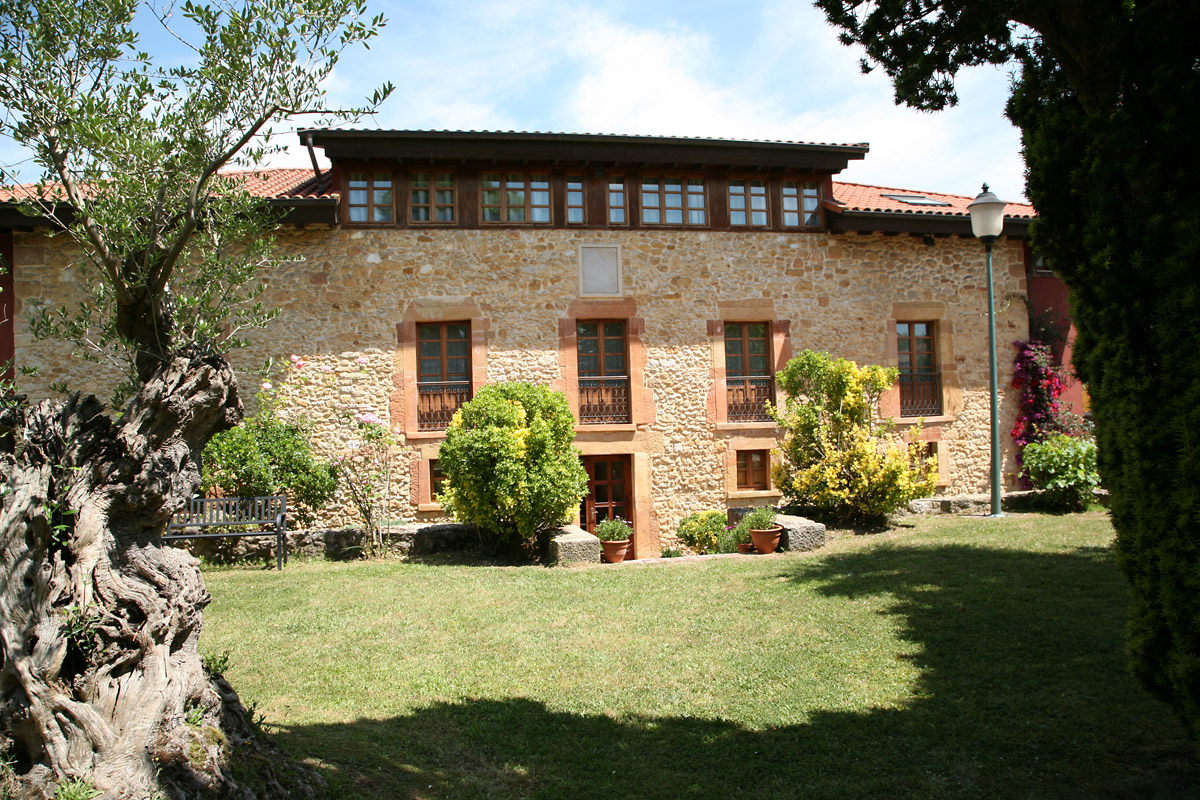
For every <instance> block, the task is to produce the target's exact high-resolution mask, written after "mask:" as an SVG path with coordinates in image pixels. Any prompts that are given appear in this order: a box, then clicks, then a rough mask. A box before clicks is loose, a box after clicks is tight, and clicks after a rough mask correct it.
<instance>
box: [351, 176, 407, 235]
mask: <svg viewBox="0 0 1200 800" xmlns="http://www.w3.org/2000/svg"><path fill="white" fill-rule="evenodd" d="M393 186H394V181H393V179H392V173H390V172H380V171H372V172H367V171H350V172H347V173H346V221H347V222H349V223H351V224H354V225H387V224H390V223H391V222H392V221H393V220H394V219H395V214H394V211H395V193H394V192H393Z"/></svg>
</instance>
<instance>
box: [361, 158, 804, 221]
mask: <svg viewBox="0 0 1200 800" xmlns="http://www.w3.org/2000/svg"><path fill="white" fill-rule="evenodd" d="M346 178H347V180H346V209H347V211H346V213H347V220H348V221H349V222H350V223H352V224H360V225H384V224H390V223H392V222H393V221H394V219H395V208H396V202H395V201H396V193H395V188H396V186H395V185H396V180H395V178H394V176H393V174H392V173H391V172H387V171H351V172H349V173H347V176H346ZM631 182H633V183H634V184H636V187H637V189H636V191H638V192H639V200H640V204H639V205H640V218H641V223H642V224H643V225H667V226H685V227H686V226H693V227H705V226H707V225H709V223H710V220H711V214H710V209H709V197H708V185H707V181H706V179H705V178H703V177H687V176H683V177H677V176H663V177H644V178H640V179H637V180H633V181H631V179H626V178H625V177H622V176H613V177H609V178H608V179H607V184H606V189H605V192H604V194H605V204H606V211H607V215H606V219H607V222H608V224H610V225H627V224H629V195H630V191H631V189H630V185H629V184H630V183H631ZM407 184H408V186H407V191H408V217H409V220H408V221H409V222H410V223H411V224H414V225H438V224H442V225H453V224H454V223H455V222H456V221H457V215H456V213H455V212H456V209H457V208H458V204H459V201H460V200H461V197H460V196H459V195H460V192H459V190H458V186H457V176H456V174H455V173H453V172H413V173H410V174H409V175H408V179H407ZM565 187H566V189H565V207H566V222H567V224H568V225H582V224H584V223H585V222H586V221H587V214H586V205H585V191H584V180H583V176H582V175H567V176H566V181H565ZM771 188H772V187H771V186H770V185H769V183H768V181H766V180H763V179H733V180H730V181H729V189H728V191H729V198H728V199H729V223H730V225H731V226H734V227H751V228H753V227H766V226H767V225H769V224H770V223H769V220H770V207H771V205H772V204H778V206H779V208H780V219H781V220H782V224H783V226H784V227H785V228H814V227H819V226H820V224H821V214H820V185H819V184H818V183H817V182H816V181H781V182H780V183H779V187H778V196H776V197H772V191H771ZM551 194H552V189H551V181H550V176H549V174H547V173H539V172H531V173H526V172H485V173H482V174H481V175H480V181H479V209H480V220H481V221H482V222H483V223H485V224H509V225H512V224H516V225H525V224H533V225H549V224H550V223H551V221H552V215H551Z"/></svg>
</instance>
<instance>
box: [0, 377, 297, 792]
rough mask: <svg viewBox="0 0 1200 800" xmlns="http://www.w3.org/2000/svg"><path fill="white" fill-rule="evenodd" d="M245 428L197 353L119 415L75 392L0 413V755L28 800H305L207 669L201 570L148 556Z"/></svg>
mask: <svg viewBox="0 0 1200 800" xmlns="http://www.w3.org/2000/svg"><path fill="white" fill-rule="evenodd" d="M241 418H242V407H241V402H240V400H239V399H238V394H237V384H236V380H235V378H234V376H233V373H232V371H231V369H230V368H229V365H228V363H227V362H226V361H225V360H224V359H223V358H221V357H210V358H200V357H195V356H192V357H189V356H177V357H175V358H174V359H172V360H171V361H170V362H168V363H166V364H165V365H164V366H163V367H162V368H161V369H160V370H159V371H158V372H157V373H156V374H155V375H154V376H153V377H152V379H151V380H150V381H148V382H147V383H146V384H145V385H144V386H143V387H142V389H141V390H140V391H139V392H138V394H137V395H136V397H135V398H134V399H133V401H132V403H131V404H130V405H129V407H128V409H127V411H126V412H125V414H123V415H122V416H121V417H119V418H116V419H114V418H112V417H110V416H108V415H106V414H105V413H104V409H103V406H102V405H101V404H100V403H99V402H98V401H97V400H96V399H95V398H94V397H91V396H89V397H80V396H79V395H75V396H73V397H70V398H69V399H67V400H66V401H60V402H51V401H44V402H41V403H39V404H37V405H35V406H29V405H27V404H25V403H23V402H17V401H15V400H14V401H12V402H10V403H9V404H8V405H7V406H6V407H5V408H4V409H3V410H2V411H0V479H2V480H3V485H2V490H3V492H4V494H3V498H2V503H0V570H2V572H0V576H2V577H0V580H2V581H3V582H2V584H0V749H4V748H5V746H7V749H9V751H10V753H12V754H13V755H15V759H16V771H17V773H19V775H20V783H21V787H22V792H23V793H24V796H27V797H30V798H36V797H49V796H51V795H52V794H53V792H54V786H55V785H56V784H57V783H58V782H59V781H61V780H63V779H66V778H69V777H82V778H85V779H88V780H90V781H91V782H92V783H93V785H94V786H95V787H96V788H97V789H99V790H101V791H102V792H104V793H105V794H106V796H111V797H113V798H129V799H130V800H133V799H134V798H137V799H138V800H143V799H144V798H150V797H156V796H160V794H167V795H173V796H176V797H181V798H183V797H187V798H191V797H196V798H199V797H220V798H252V797H254V796H256V794H259V793H262V792H264V791H265V792H266V794H264V795H261V796H294V797H303V796H306V795H311V794H312V790H313V787H314V786H315V785H316V784H317V783H318V782H319V780H320V779H319V777H318V776H316V775H315V774H314V773H312V772H311V771H309V770H306V769H304V768H300V767H297V766H296V765H294V764H287V765H286V766H284V761H285V760H280V759H277V758H275V757H274V756H277V755H278V754H275V753H273V752H272V751H271V746H270V745H269V743H267V742H266V741H265V740H263V739H262V738H261V737H259V736H257V735H256V731H255V729H254V727H253V726H252V725H251V724H250V720H249V719H248V714H247V712H246V710H245V708H243V706H242V704H241V702H240V701H239V699H238V696H237V694H236V692H234V691H233V689H232V688H231V687H230V686H229V684H228V683H226V682H225V680H224V679H223V678H221V677H219V676H210V675H208V674H207V673H206V672H205V670H204V667H203V665H202V663H201V658H200V655H199V652H198V649H197V645H198V640H199V637H200V632H201V627H202V611H203V609H204V608H205V606H206V605H208V603H209V601H210V599H211V598H210V596H209V594H208V592H207V591H206V589H205V586H204V580H203V578H202V577H201V574H200V569H199V564H198V562H197V561H196V560H195V559H194V558H193V557H192V556H190V555H189V554H187V553H186V552H184V551H182V550H178V549H175V548H170V547H161V546H159V544H158V537H159V535H160V533H161V532H162V531H163V529H164V527H165V526H166V524H167V522H168V520H169V519H170V516H171V514H172V513H174V512H175V511H176V510H178V509H180V508H182V507H183V505H184V504H185V503H187V502H188V500H189V499H190V498H191V497H192V495H193V493H194V492H195V490H196V488H197V487H198V486H199V482H200V475H199V456H200V452H201V450H202V449H203V447H204V444H205V443H206V442H207V441H208V439H209V438H210V437H211V436H212V435H213V434H214V433H217V432H219V431H221V430H224V429H226V428H228V427H231V426H232V425H235V424H237V423H238V422H240V420H241ZM235 760H238V761H241V762H243V764H253V765H254V767H255V769H254V770H253V771H254V772H256V777H255V779H254V781H253V783H255V784H256V788H255V789H251V788H249V787H248V786H246V785H243V782H240V781H239V779H238V778H236V777H235V776H234V772H233V769H232V767H233V764H234V762H235ZM264 787H265V789H264ZM289 793H290V794H289Z"/></svg>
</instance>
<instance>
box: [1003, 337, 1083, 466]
mask: <svg viewBox="0 0 1200 800" xmlns="http://www.w3.org/2000/svg"><path fill="white" fill-rule="evenodd" d="M1015 346H1016V348H1017V357H1016V360H1015V362H1014V365H1013V386H1014V387H1015V388H1017V389H1020V390H1021V411H1020V413H1018V414H1017V422H1016V424H1015V425H1013V429H1012V437H1013V441H1014V442H1016V444H1017V450H1018V451H1021V450H1024V449H1025V445H1027V444H1029V443H1031V442H1040V441H1044V440H1045V439H1047V438H1049V437H1051V436H1054V435H1055V434H1058V433H1066V432H1068V430H1069V429H1070V428H1071V427H1072V426H1071V424H1070V421H1069V420H1068V419H1067V418H1066V417H1067V415H1066V414H1065V412H1063V410H1062V408H1061V407H1060V406H1059V403H1058V398H1059V397H1060V396H1062V393H1063V392H1064V391H1065V390H1066V388H1067V387H1066V384H1065V383H1064V382H1063V368H1062V367H1057V366H1055V365H1054V356H1053V354H1052V353H1051V351H1050V345H1048V344H1044V343H1042V342H1040V341H1038V340H1036V339H1031V340H1029V341H1027V342H1016V343H1015Z"/></svg>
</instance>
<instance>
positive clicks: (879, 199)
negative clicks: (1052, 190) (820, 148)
mask: <svg viewBox="0 0 1200 800" xmlns="http://www.w3.org/2000/svg"><path fill="white" fill-rule="evenodd" d="M889 195H890V196H889ZM833 197H834V199H835V200H836V201H837V202H838V203H839V204H841V205H843V206H845V207H846V209H847V210H849V211H875V212H881V213H888V214H897V213H899V214H925V215H938V216H953V217H965V216H969V215H970V212H969V211H967V206H968V205H970V203H971V201H972V200H974V199H975V198H974V197H964V196H962V195H957V194H941V193H940V192H923V191H920V190H919V189H897V188H893V187H889V186H866V185H864V184H861V183H840V182H838V181H834V183H833ZM897 197H911V198H914V199H915V198H925V199H926V200H928V201H933V202H934V203H936V205H933V204H928V205H927V204H920V203H912V202H907V203H906V202H904V201H903V200H898V199H896V198H897ZM943 204H944V205H943ZM1004 216H1006V217H1010V218H1018V219H1030V218H1032V217H1035V216H1037V211H1036V210H1034V208H1033V206H1031V205H1029V204H1028V203H1009V204H1008V205H1007V206H1006V207H1005V209H1004Z"/></svg>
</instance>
